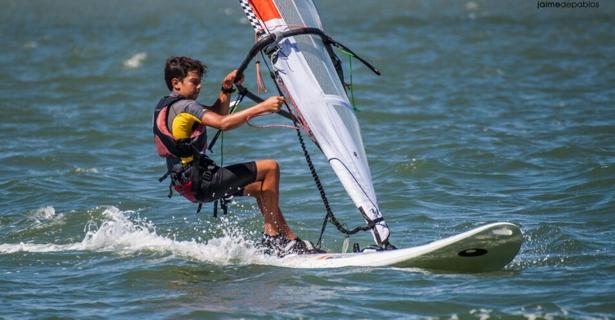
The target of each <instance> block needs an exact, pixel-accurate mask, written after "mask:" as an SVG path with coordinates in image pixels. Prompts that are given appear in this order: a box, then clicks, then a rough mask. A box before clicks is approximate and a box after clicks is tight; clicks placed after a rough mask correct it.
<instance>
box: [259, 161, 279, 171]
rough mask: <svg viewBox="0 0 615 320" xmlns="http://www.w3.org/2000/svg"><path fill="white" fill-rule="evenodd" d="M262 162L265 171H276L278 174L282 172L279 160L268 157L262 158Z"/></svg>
mask: <svg viewBox="0 0 615 320" xmlns="http://www.w3.org/2000/svg"><path fill="white" fill-rule="evenodd" d="M260 163H261V164H262V168H263V169H265V170H264V171H267V172H275V173H277V174H279V173H280V165H279V164H278V162H277V161H275V160H272V159H267V160H261V161H260Z"/></svg>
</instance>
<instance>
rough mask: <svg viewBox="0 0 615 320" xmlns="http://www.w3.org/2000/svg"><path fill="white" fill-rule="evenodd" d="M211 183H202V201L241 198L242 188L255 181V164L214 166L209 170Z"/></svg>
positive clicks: (252, 162)
mask: <svg viewBox="0 0 615 320" xmlns="http://www.w3.org/2000/svg"><path fill="white" fill-rule="evenodd" d="M211 171H212V172H211V174H212V175H211V181H210V182H208V183H207V182H202V183H201V187H202V190H201V192H202V194H203V197H204V199H203V201H204V202H209V201H214V200H217V199H220V198H222V197H227V196H243V190H244V187H245V186H247V185H249V184H250V183H252V182H254V181H256V162H254V161H251V162H244V163H237V164H232V165H230V166H226V167H218V166H215V168H213V170H211Z"/></svg>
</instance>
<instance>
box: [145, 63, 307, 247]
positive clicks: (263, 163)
mask: <svg viewBox="0 0 615 320" xmlns="http://www.w3.org/2000/svg"><path fill="white" fill-rule="evenodd" d="M205 71H206V66H204V65H203V64H202V63H201V62H200V61H198V60H196V59H192V58H188V57H171V58H169V59H168V60H167V61H166V65H165V70H164V74H165V81H166V85H167V88H168V89H169V90H170V91H171V93H170V95H169V96H166V97H163V98H162V99H161V100H160V102H159V103H158V106H157V107H156V110H155V113H154V140H155V142H156V147H157V150H158V154H159V155H160V156H163V157H165V158H166V159H167V168H168V173H167V175H169V174H170V176H171V185H172V187H173V188H174V189H175V190H176V191H178V192H179V193H180V194H181V195H183V196H184V197H186V198H187V199H189V200H190V201H192V202H199V203H203V202H210V201H214V200H216V199H220V198H222V197H228V196H252V197H254V198H256V202H257V204H258V207H259V209H260V211H261V213H262V215H263V218H264V234H263V239H262V241H261V246H262V247H263V248H264V251H265V253H267V254H277V255H278V256H283V255H286V254H290V253H298V254H302V253H316V252H319V250H317V249H315V248H314V246H313V245H312V243H311V242H309V241H304V240H301V239H299V238H298V237H297V235H296V234H295V233H294V232H293V231H292V230H291V229H290V227H289V226H288V224H287V223H286V221H285V219H284V216H283V215H282V212H281V211H280V208H279V183H280V168H279V166H278V163H277V162H276V161H275V160H257V161H252V162H245V163H238V164H233V165H230V166H226V167H219V166H217V165H216V164H215V163H214V162H213V161H212V160H211V159H210V158H209V157H207V156H206V155H205V149H206V147H207V134H206V130H205V127H207V126H208V127H213V128H216V129H220V130H223V131H225V130H230V129H234V128H237V127H239V126H241V125H242V124H244V123H245V122H247V121H248V119H250V118H251V117H253V116H255V115H258V114H261V113H264V112H277V111H279V110H280V107H281V106H282V104H283V103H284V98H283V97H280V96H273V97H269V98H268V99H267V100H265V101H264V102H262V103H259V104H257V105H255V106H253V107H251V108H248V109H245V110H242V111H239V112H235V113H233V114H229V103H230V95H231V93H232V92H233V91H234V89H233V84H234V83H235V82H236V70H234V71H232V72H231V73H229V74H228V75H227V76H226V77H225V78H224V80H223V82H222V87H221V89H220V94H219V95H218V99H217V100H216V101H215V102H214V104H213V105H212V106H204V105H201V104H199V103H197V102H196V101H195V100H196V99H197V97H198V96H199V92H200V90H201V86H202V83H201V81H202V77H203V75H204V73H205ZM165 176H166V175H165Z"/></svg>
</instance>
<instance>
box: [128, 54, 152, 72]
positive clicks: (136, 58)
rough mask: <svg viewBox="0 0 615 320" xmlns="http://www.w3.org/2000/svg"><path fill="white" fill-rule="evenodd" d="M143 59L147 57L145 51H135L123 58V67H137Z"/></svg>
mask: <svg viewBox="0 0 615 320" xmlns="http://www.w3.org/2000/svg"><path fill="white" fill-rule="evenodd" d="M145 59H147V53H145V52H139V53H136V54H134V55H133V56H132V57H130V58H128V59H126V60H124V67H126V68H129V69H136V68H139V67H140V66H141V65H142V64H143V61H145Z"/></svg>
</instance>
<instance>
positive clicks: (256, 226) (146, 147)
mask: <svg viewBox="0 0 615 320" xmlns="http://www.w3.org/2000/svg"><path fill="white" fill-rule="evenodd" d="M549 2H550V1H542V0H541V1H478V0H470V1H401V0H399V1H357V0H354V1H317V2H316V4H317V6H318V8H319V10H320V11H321V18H322V20H323V24H324V26H325V28H326V31H327V32H328V33H329V34H331V35H332V36H333V37H334V38H336V39H337V40H339V41H340V42H342V43H344V44H346V45H348V46H349V47H350V48H352V49H353V50H354V51H356V52H357V53H359V54H360V55H361V56H363V57H364V58H366V59H367V60H368V61H370V62H372V63H373V64H374V65H376V66H377V67H378V68H379V69H380V70H381V71H382V76H381V77H377V76H374V75H373V74H371V73H370V71H369V70H368V69H367V68H364V67H362V66H361V65H360V63H358V62H357V61H356V60H355V61H353V68H352V75H353V82H354V94H355V101H356V107H357V109H358V110H359V111H357V113H356V114H357V117H358V119H359V122H360V125H361V128H362V134H363V141H364V144H365V148H366V152H367V155H368V158H369V163H370V167H371V170H372V171H371V173H372V176H373V180H374V186H375V189H376V192H377V194H378V200H379V204H380V208H381V210H382V212H383V213H384V216H385V218H386V219H387V221H388V223H389V225H390V227H391V232H392V236H391V242H392V243H393V244H395V245H396V246H398V247H408V246H415V245H421V244H425V243H428V242H430V241H433V240H436V239H439V238H442V237H445V236H449V235H453V234H456V233H460V232H463V231H466V230H468V229H470V228H473V227H477V226H480V225H482V224H486V223H490V222H496V221H509V222H513V223H516V224H518V225H519V226H520V227H521V228H522V230H523V233H524V244H523V246H522V248H521V251H520V253H519V255H518V256H517V258H516V259H515V260H514V261H513V262H512V263H511V264H510V265H509V266H507V267H506V268H505V269H503V270H501V271H497V272H491V273H482V274H454V273H453V274H451V273H444V272H439V271H434V270H418V269H396V268H342V269H329V270H299V269H286V268H280V267H275V266H263V265H262V264H268V263H270V264H275V261H273V260H271V259H274V258H271V257H264V256H262V255H260V254H258V252H257V251H256V250H255V249H254V243H255V242H257V241H258V240H259V237H260V234H261V230H262V218H261V217H260V213H259V212H258V209H257V207H256V205H255V203H254V201H252V200H251V199H235V200H234V202H233V203H232V204H231V205H230V212H229V215H228V216H226V217H218V218H214V217H213V215H212V205H205V206H204V208H203V210H202V211H201V212H200V213H195V211H196V207H195V206H194V205H192V204H190V203H188V202H187V201H185V200H184V199H182V198H181V197H179V196H175V197H173V198H172V199H168V198H167V192H168V185H167V183H166V182H165V183H158V181H157V178H158V177H159V176H160V175H162V174H163V173H164V171H165V169H164V164H163V161H162V160H161V159H160V158H159V157H158V156H157V155H156V154H155V151H154V147H153V145H152V133H151V116H152V109H153V107H154V105H155V104H156V102H157V101H158V99H159V98H160V97H161V96H162V95H164V94H165V93H166V88H165V85H164V81H163V69H162V68H163V64H164V61H165V59H166V58H167V57H169V56H171V55H187V56H193V57H197V58H200V59H202V60H203V61H204V62H205V63H206V64H207V65H208V69H209V70H208V73H207V76H206V79H205V81H204V87H203V90H202V92H201V97H200V100H201V101H202V102H203V103H205V104H209V103H212V102H213V100H214V99H215V95H216V94H217V93H218V90H219V88H220V83H221V80H222V79H223V77H224V76H225V75H226V74H227V73H228V72H229V71H231V70H232V69H234V68H236V67H237V66H238V65H239V63H240V62H241V60H242V59H243V57H244V56H245V54H246V53H247V51H248V50H249V48H250V47H251V45H252V43H253V40H254V39H253V34H252V31H251V27H250V25H249V24H248V22H247V20H245V19H244V18H243V14H242V12H241V8H240V6H239V4H238V3H237V2H236V1H222V0H219V1H175V2H169V1H161V0H154V1H143V0H134V1H127V2H125V1H116V0H111V1H76V0H56V1H46V0H45V1H13V0H4V1H3V2H2V10H0V19H1V21H2V23H1V24H0V47H1V49H2V50H1V52H0V83H1V85H0V96H1V97H2V98H1V99H0V111H1V113H2V120H1V122H0V134H1V136H2V145H1V151H2V152H0V164H1V165H0V301H1V302H0V318H51V317H57V318H148V319H164V318H265V319H269V318H282V319H285V318H319V319H321V318H328V319H338V318H391V319H398V318H430V319H467V318H476V319H489V318H519V319H556V318H557V319H559V318H574V319H593V318H613V317H615V302H613V301H615V289H614V288H615V250H614V249H613V247H614V246H613V244H614V243H615V147H614V144H615V105H614V101H615V73H614V72H613V70H615V60H614V58H613V57H615V37H614V36H613V30H615V19H614V17H615V7H614V6H613V4H612V3H611V2H609V1H603V0H600V1H585V2H588V3H590V2H591V3H593V4H594V5H593V6H589V5H588V6H587V7H585V8H584V7H581V8H571V7H559V8H558V7H555V4H553V6H548V3H549ZM553 3H554V2H553ZM558 3H559V2H558ZM596 3H597V4H598V6H596V5H595V4H596ZM541 4H543V5H541ZM340 58H341V59H342V61H344V62H345V63H346V74H347V75H348V72H349V68H348V57H347V56H345V55H343V54H341V55H340ZM347 79H348V77H347ZM254 83H255V80H254V71H253V68H252V67H251V68H250V71H249V72H248V74H247V75H246V84H248V85H249V86H251V87H252V88H254V87H255V86H254ZM269 89H270V91H269V93H267V94H265V95H270V94H274V90H273V85H272V84H271V83H269ZM247 106H249V103H247V102H244V103H243V104H242V107H247ZM259 121H266V122H270V123H273V124H288V123H287V122H286V120H285V119H283V118H281V117H280V118H275V117H270V118H269V119H264V120H259ZM209 134H210V136H212V135H213V131H212V130H210V131H209ZM222 144H223V146H224V150H223V152H222V151H221V149H220V146H221V145H222ZM308 149H309V151H310V153H311V155H312V158H313V159H314V162H315V165H316V168H317V170H318V172H319V173H320V177H321V179H322V181H323V185H324V187H325V190H326V192H327V196H328V198H329V202H330V203H331V204H332V207H333V210H334V212H335V214H336V216H337V217H338V218H339V219H340V220H341V221H343V222H344V223H345V224H347V225H348V226H349V227H352V226H355V225H360V224H361V223H362V221H361V218H360V215H359V213H358V212H357V210H356V209H355V208H354V206H353V205H352V203H351V202H350V199H349V197H348V195H347V194H346V193H345V191H344V190H343V188H342V187H341V186H340V184H339V183H338V181H337V178H336V177H335V175H334V174H333V172H332V171H331V169H330V168H329V167H328V165H327V163H326V160H325V159H324V158H323V157H322V155H321V154H320V153H319V151H318V149H317V148H316V147H314V146H313V145H312V144H309V145H308ZM222 154H223V155H222ZM212 157H213V158H214V159H216V161H218V162H223V163H225V164H229V163H233V162H241V161H247V160H253V159H263V158H272V159H275V160H277V161H278V162H279V163H280V165H281V174H282V181H281V185H280V190H281V200H280V207H281V208H282V211H283V212H284V214H285V216H286V217H287V220H288V221H289V224H290V225H291V227H292V228H293V229H294V230H295V231H296V232H297V233H298V234H299V235H300V236H301V237H302V238H305V239H311V240H316V239H317V238H318V235H319V232H320V226H321V223H322V219H323V217H324V209H323V205H322V202H321V200H320V196H319V194H318V192H317V191H316V188H315V186H314V184H313V181H312V177H311V175H310V173H309V170H308V169H307V167H306V165H305V161H304V158H303V153H302V152H301V149H300V147H299V145H298V142H297V138H296V134H295V132H294V131H293V130H289V129H283V128H275V129H257V128H253V127H250V126H243V127H241V128H239V129H237V130H233V131H229V132H227V133H225V134H224V140H223V143H220V142H219V143H218V146H217V147H216V148H215V150H214V153H213V154H212ZM220 215H221V212H220ZM343 240H344V238H343V236H342V235H341V234H339V233H338V232H337V231H336V230H335V228H333V227H331V226H330V227H328V228H327V230H326V232H325V235H324V242H323V246H324V248H326V249H327V250H329V251H338V252H339V251H340V250H341V248H342V243H343ZM350 241H351V243H355V242H356V243H359V244H360V245H361V246H365V245H368V244H369V243H370V242H371V237H370V236H369V235H368V234H361V235H356V236H352V237H351V239H350Z"/></svg>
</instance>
